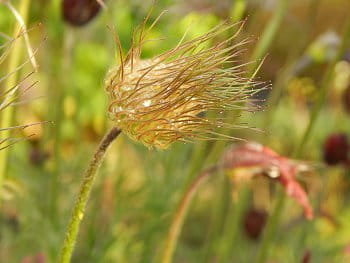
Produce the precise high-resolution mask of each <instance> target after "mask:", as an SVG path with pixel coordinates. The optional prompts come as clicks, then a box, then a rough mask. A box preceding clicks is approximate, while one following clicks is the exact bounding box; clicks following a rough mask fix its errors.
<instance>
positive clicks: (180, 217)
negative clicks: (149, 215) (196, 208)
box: [160, 167, 217, 263]
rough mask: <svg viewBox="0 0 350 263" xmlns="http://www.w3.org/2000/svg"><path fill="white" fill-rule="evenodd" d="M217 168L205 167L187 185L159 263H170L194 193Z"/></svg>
mask: <svg viewBox="0 0 350 263" xmlns="http://www.w3.org/2000/svg"><path fill="white" fill-rule="evenodd" d="M216 169H217V168H216V167H213V168H211V169H207V170H205V171H204V172H202V173H200V174H199V175H198V176H197V177H196V178H195V179H194V181H193V182H192V184H191V185H190V186H189V188H188V189H187V191H186V192H185V194H184V195H183V197H182V199H181V201H180V203H179V205H178V207H177V209H176V211H175V216H174V219H173V221H172V222H171V225H170V228H169V232H168V236H167V238H166V241H165V248H164V251H163V255H162V258H161V261H160V262H161V263H170V262H171V261H172V258H173V254H174V251H175V247H176V244H177V241H178V239H179V236H180V232H181V229H182V225H183V223H184V219H185V216H186V214H187V211H188V207H189V205H190V203H191V201H192V199H193V196H194V194H195V193H196V191H197V189H198V187H199V186H200V185H201V184H202V182H203V181H204V180H205V179H206V178H207V177H208V176H209V175H210V174H212V173H213V172H214V171H215V170H216Z"/></svg>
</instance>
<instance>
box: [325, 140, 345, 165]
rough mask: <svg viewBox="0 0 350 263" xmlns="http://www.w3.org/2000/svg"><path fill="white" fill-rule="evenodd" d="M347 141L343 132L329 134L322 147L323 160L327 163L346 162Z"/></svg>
mask: <svg viewBox="0 0 350 263" xmlns="http://www.w3.org/2000/svg"><path fill="white" fill-rule="evenodd" d="M348 152H349V143H348V138H347V136H346V135H345V134H342V133H337V134H333V135H330V136H329V137H328V138H327V139H326V141H325V144H324V147H323V160H324V161H325V162H326V163H327V164H328V165H336V164H339V163H346V162H347V161H348Z"/></svg>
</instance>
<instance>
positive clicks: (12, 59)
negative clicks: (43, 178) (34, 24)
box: [0, 0, 30, 191]
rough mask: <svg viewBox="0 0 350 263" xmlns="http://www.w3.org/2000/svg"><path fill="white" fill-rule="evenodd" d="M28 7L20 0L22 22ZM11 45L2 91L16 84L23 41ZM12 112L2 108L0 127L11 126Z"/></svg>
mask: <svg viewBox="0 0 350 263" xmlns="http://www.w3.org/2000/svg"><path fill="white" fill-rule="evenodd" d="M29 7H30V0H22V1H20V6H19V11H18V13H19V14H20V16H21V17H22V20H23V22H24V23H26V22H27V19H28V13H29ZM21 30H22V29H21V26H20V25H16V27H15V29H14V31H13V37H17V36H18V34H19V33H20V32H21ZM13 45H14V46H13V49H12V51H11V52H10V54H9V58H8V59H9V64H8V71H7V73H8V74H9V76H8V78H7V79H6V83H5V85H4V91H7V90H10V89H11V88H13V87H14V86H16V84H17V81H18V70H16V68H17V67H18V66H19V64H20V62H21V55H22V47H23V43H22V42H21V41H15V42H14V43H13ZM13 114H14V108H13V107H7V108H5V109H3V110H2V113H1V120H0V127H10V126H12V120H13ZM1 136H2V138H8V137H9V136H10V130H4V131H2V133H1ZM8 153H9V148H5V149H3V150H2V151H0V191H1V188H2V185H3V181H4V178H5V175H6V169H7V159H8Z"/></svg>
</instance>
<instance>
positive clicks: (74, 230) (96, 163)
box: [59, 127, 121, 263]
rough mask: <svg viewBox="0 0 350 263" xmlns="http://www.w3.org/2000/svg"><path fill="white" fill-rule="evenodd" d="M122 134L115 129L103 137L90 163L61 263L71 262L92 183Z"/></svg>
mask: <svg viewBox="0 0 350 263" xmlns="http://www.w3.org/2000/svg"><path fill="white" fill-rule="evenodd" d="M120 132H121V131H120V130H119V129H118V128H116V127H114V128H112V129H111V130H110V131H109V132H108V133H107V134H106V135H105V136H104V137H103V139H102V141H101V143H100V144H99V146H98V148H97V150H96V152H95V154H94V155H93V157H92V159H91V161H90V163H89V166H88V168H87V170H86V171H85V174H84V179H83V182H82V184H81V186H80V190H79V193H78V196H77V199H76V202H75V205H74V208H73V213H72V216H71V218H70V221H69V225H68V228H67V231H66V236H65V239H64V243H63V248H62V250H61V254H60V260H59V262H60V263H69V262H70V259H71V257H72V253H73V249H74V245H75V242H76V239H77V235H78V232H79V226H80V222H81V221H82V219H83V217H84V213H85V207H86V204H87V201H88V199H89V195H90V192H91V188H92V183H93V181H94V179H95V176H96V173H97V171H98V168H99V167H100V165H101V163H102V161H103V159H104V156H105V153H106V150H107V148H108V147H109V145H110V144H111V143H112V142H113V141H114V139H115V138H117V136H118V135H119V134H120Z"/></svg>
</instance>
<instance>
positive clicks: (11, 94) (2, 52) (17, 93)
mask: <svg viewBox="0 0 350 263" xmlns="http://www.w3.org/2000/svg"><path fill="white" fill-rule="evenodd" d="M8 4H10V3H9V2H8ZM10 7H11V6H10ZM12 8H13V7H12ZM10 10H11V9H10ZM13 10H14V9H13ZM12 12H17V11H16V10H14V11H12ZM16 16H19V14H17V13H16ZM28 32H29V30H27V29H26V28H25V27H22V28H21V30H20V32H19V33H18V35H16V36H15V37H10V36H8V35H6V34H4V33H1V32H0V116H1V115H2V113H3V111H4V110H5V109H6V108H8V107H13V106H15V105H16V104H17V103H19V100H20V98H21V96H23V95H24V94H25V93H26V92H27V91H29V90H30V89H32V88H33V87H34V86H35V85H36V84H37V81H31V77H32V76H33V74H34V73H35V71H36V69H37V64H36V60H35V55H36V53H37V51H38V49H35V50H33V49H32V48H31V46H30V45H29V40H28V36H27V34H28ZM21 40H24V42H25V43H26V47H27V51H28V58H27V59H26V60H24V61H23V62H22V63H21V64H19V65H18V66H17V67H16V68H15V69H14V70H13V71H11V72H7V73H3V71H5V67H3V66H4V65H7V63H6V62H8V61H7V59H8V56H9V54H10V52H11V51H12V49H13V47H14V45H15V44H18V43H16V42H17V41H21ZM27 64H31V66H32V67H33V70H32V71H30V72H29V73H26V74H25V75H24V76H23V77H22V78H21V79H19V80H18V81H17V82H16V83H14V84H13V86H11V87H5V85H3V84H4V83H5V82H6V80H7V78H9V77H10V76H11V75H13V74H16V73H18V71H20V70H22V69H23V68H24V67H25V66H26V65H27ZM25 82H27V83H26V84H25ZM24 86H25V87H24ZM6 88H7V90H6ZM1 117H2V116H1ZM43 123H46V122H37V123H30V124H25V125H17V126H10V127H0V150H3V149H5V148H7V147H9V146H11V145H13V144H15V143H16V142H18V141H21V140H24V139H27V138H29V137H31V136H32V135H34V134H30V135H27V136H19V137H14V136H12V135H16V133H17V134H18V133H19V132H20V131H21V130H23V129H25V128H27V127H30V126H34V125H39V124H43ZM5 131H12V132H13V134H12V135H11V136H3V133H6V132H5Z"/></svg>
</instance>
